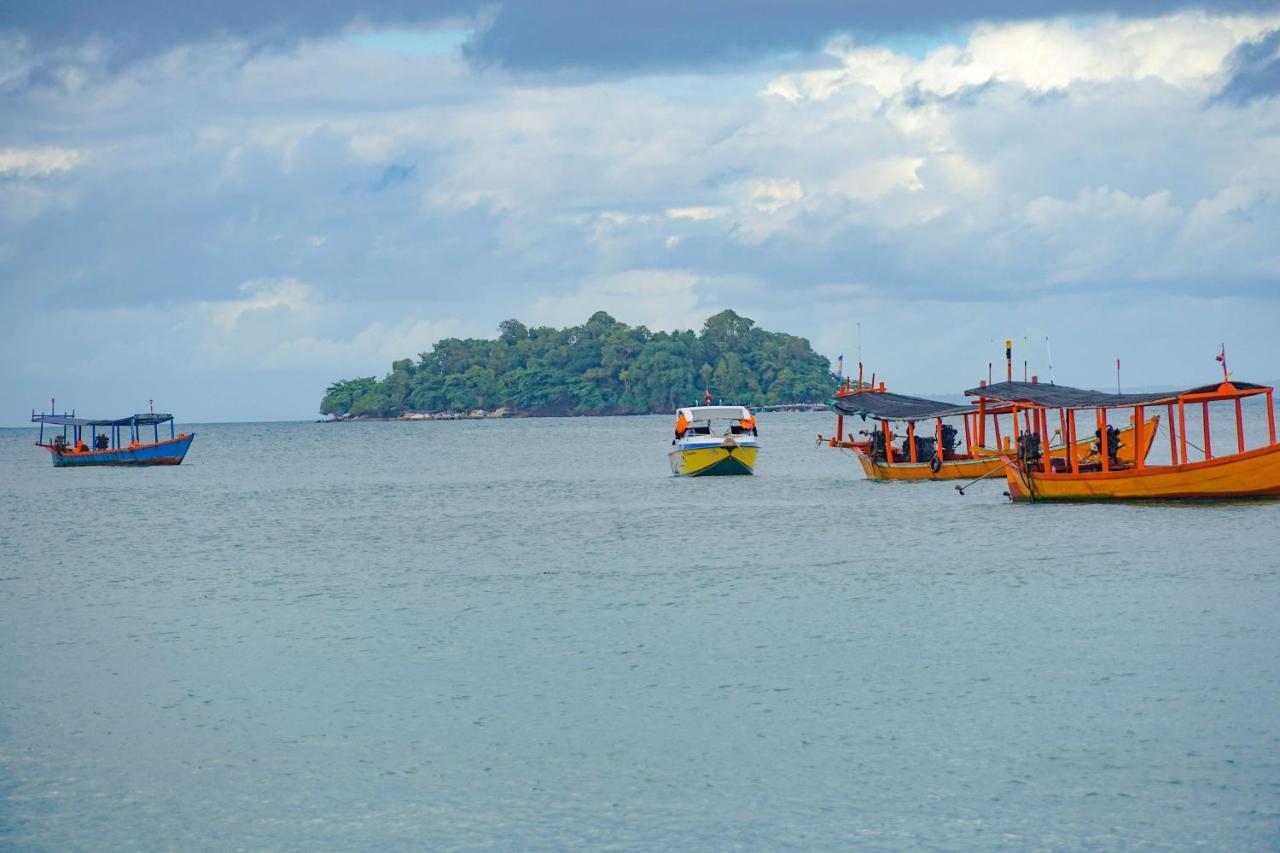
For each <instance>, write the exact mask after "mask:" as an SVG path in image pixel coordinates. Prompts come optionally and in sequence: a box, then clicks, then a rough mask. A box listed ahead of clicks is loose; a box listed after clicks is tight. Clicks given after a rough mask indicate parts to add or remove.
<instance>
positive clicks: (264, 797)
mask: <svg viewBox="0 0 1280 853" xmlns="http://www.w3.org/2000/svg"><path fill="white" fill-rule="evenodd" d="M829 420H830V419H829V418H827V417H824V416H822V415H814V414H791V415H767V416H762V417H761V424H760V429H761V436H760V438H761V442H762V445H763V450H762V452H761V457H760V465H759V474H758V476H756V477H751V478H748V477H737V478H716V479H706V480H698V479H693V480H686V479H675V478H672V477H671V476H670V475H669V471H668V468H667V460H666V452H667V450H668V449H669V448H668V440H669V432H670V423H669V421H670V419H669V418H666V417H651V418H646V417H641V418H599V419H548V420H527V421H498V422H466V421H461V422H451V423H413V424H396V423H369V424H345V425H337V426H335V425H323V424H249V425H211V426H200V427H197V428H196V431H197V432H198V434H199V435H198V437H197V439H196V442H195V444H194V445H193V447H192V450H191V454H190V456H189V457H188V460H187V463H186V464H184V465H183V466H182V467H181V468H177V469H151V470H142V471H122V470H102V471H64V470H54V469H53V468H52V467H51V466H50V465H49V462H48V459H47V458H46V456H45V454H44V452H43V451H39V450H37V449H36V448H33V447H31V446H30V443H29V442H30V440H31V438H30V437H29V436H28V434H27V433H26V432H25V431H0V607H2V608H3V610H2V611H0V612H2V616H3V618H0V649H2V650H3V654H2V655H0V684H2V685H3V691H2V693H0V696H2V699H0V845H4V846H13V847H23V848H25V847H35V848H54V849H62V848H82V849H83V848H116V849H119V848H133V847H193V846H194V847H220V848H221V847H236V846H245V847H287V848H297V847H301V846H304V845H308V846H309V845H320V846H325V847H335V846H347V847H361V848H385V847H390V846H407V845H409V844H415V845H419V846H421V845H431V846H446V845H462V846H483V845H491V846H495V847H502V848H527V847H552V846H568V845H571V844H573V845H584V844H585V845H616V846H621V847H675V846H679V847H724V846H728V845H733V844H742V845H759V846H778V845H782V844H788V845H795V846H819V845H825V846H834V845H840V846H844V847H853V846H858V847H914V846H942V847H960V848H976V849H989V848H991V847H1014V848H1017V847H1032V846H1042V847H1078V846H1086V845H1089V846H1103V847H1132V846H1138V845H1140V844H1146V845H1149V846H1152V847H1156V848H1180V847H1188V846H1192V845H1197V844H1200V845H1205V846H1209V847H1211V848H1216V849H1225V848H1258V847H1269V846H1272V845H1274V844H1275V840H1276V838H1280V818H1278V817H1277V815H1278V814H1280V791H1278V790H1277V780H1278V779H1280V719H1278V717H1280V655H1278V654H1277V652H1278V651H1280V623H1278V622H1277V620H1276V618H1275V614H1276V613H1277V612H1278V607H1277V605H1280V561H1278V560H1277V557H1276V554H1277V546H1278V545H1280V532H1277V524H1276V521H1277V514H1276V513H1277V511H1280V505H1277V504H1275V503H1269V502H1248V503H1242V504H1222V505H1211V506H1206V505H1185V504H1180V505H1171V506H1149V505H1146V506H1144V505H1120V506H1091V505H1083V506H1011V505H1009V504H1008V503H1007V501H1006V500H1005V499H1004V498H1003V497H1001V491H1002V490H1003V488H1004V487H1003V483H1002V482H991V483H981V484H978V485H977V486H975V487H974V488H973V489H972V490H970V492H969V494H968V495H966V496H965V497H960V496H958V495H957V494H956V493H955V491H954V490H953V489H952V488H950V486H949V485H946V484H941V485H939V484H928V483H925V484H876V483H868V482H865V481H863V480H862V479H861V474H860V473H859V471H858V468H857V465H856V464H855V463H854V462H853V461H852V460H851V459H849V458H848V457H845V456H842V455H840V454H839V453H837V452H836V451H832V450H830V449H828V448H821V449H817V448H815V447H814V440H813V437H814V436H815V435H816V434H817V433H818V432H824V433H825V432H829V430H830V427H831V424H830V422H829ZM1228 434H1229V433H1228Z"/></svg>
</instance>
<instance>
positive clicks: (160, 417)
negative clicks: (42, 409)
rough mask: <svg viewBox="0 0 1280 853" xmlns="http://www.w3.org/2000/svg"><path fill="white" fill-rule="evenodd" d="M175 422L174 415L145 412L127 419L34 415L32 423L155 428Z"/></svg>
mask: <svg viewBox="0 0 1280 853" xmlns="http://www.w3.org/2000/svg"><path fill="white" fill-rule="evenodd" d="M171 420H173V415H169V414H161V413H160V412H144V413H143V414H139V415H130V416H129V417H127V418H115V419H111V418H77V417H74V416H72V415H44V414H40V415H37V414H32V415H31V422H32V423H33V424H53V425H55V426H77V427H84V426H155V425H156V424H163V423H168V422H169V421H171Z"/></svg>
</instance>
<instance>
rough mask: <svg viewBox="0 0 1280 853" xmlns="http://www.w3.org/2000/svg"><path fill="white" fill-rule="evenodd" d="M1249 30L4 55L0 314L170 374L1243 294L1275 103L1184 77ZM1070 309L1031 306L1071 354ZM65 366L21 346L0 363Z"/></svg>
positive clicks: (1264, 19) (222, 46) (1233, 26)
mask: <svg viewBox="0 0 1280 853" xmlns="http://www.w3.org/2000/svg"><path fill="white" fill-rule="evenodd" d="M502 8H503V9H504V10H505V9H508V8H509V7H508V6H503V7H502ZM1129 11H1132V9H1130V10H1129ZM677 13H678V14H684V13H683V12H672V14H677ZM748 13H750V9H749V10H748ZM497 14H499V15H501V14H504V13H503V12H501V11H500V12H498V13H497ZM521 14H524V13H521ZM584 14H588V13H587V12H584ZM591 14H594V13H591ZM842 14H843V13H842ZM1010 14H1012V13H1010ZM344 26H345V25H344ZM360 26H365V25H363V24H361V25H354V24H353V25H352V27H360ZM495 26H496V25H495ZM1278 28H1280V15H1277V14H1276V13H1275V12H1274V10H1270V11H1269V12H1268V13H1267V14H1261V15H1249V14H1241V15H1223V14H1217V13H1215V14H1208V13H1205V12H1200V11H1185V12H1179V13H1177V14H1171V15H1165V16H1163V17H1156V18H1132V17H1124V16H1120V15H1101V16H1099V17H1096V18H1089V19H1073V20H1018V21H1014V22H1011V23H998V22H990V21H988V22H985V23H981V24H976V25H973V26H972V27H970V28H969V29H968V30H966V31H965V32H963V33H959V34H958V35H957V34H954V33H953V34H952V35H951V36H949V37H948V38H947V39H946V40H943V41H938V42H937V43H931V44H929V45H928V46H926V47H925V48H924V49H921V50H919V51H912V52H906V51H904V50H902V49H894V47H893V46H892V43H891V42H890V43H886V44H880V45H877V44H873V43H868V42H866V41H865V40H861V39H859V38H856V37H855V38H849V37H843V36H838V37H836V38H833V39H830V40H829V41H827V42H826V45H827V47H826V50H825V52H824V53H823V54H822V56H820V57H814V56H792V57H789V58H787V59H785V60H778V61H777V62H774V63H770V64H765V65H760V64H754V63H744V64H742V65H737V66H733V67H725V68H717V69H716V71H715V73H694V72H681V73H678V74H675V73H669V72H668V71H667V70H666V68H665V66H664V67H663V73H651V74H648V75H647V76H639V75H636V74H630V73H628V74H618V75H611V74H603V73H602V74H596V75H594V76H593V75H590V74H587V75H572V76H561V75H555V74H548V75H542V74H528V73H524V72H515V71H512V70H510V69H506V68H503V67H497V66H495V67H480V66H477V65H475V64H471V65H469V64H468V63H467V61H466V60H464V59H463V57H462V56H461V55H460V54H459V52H458V51H456V50H453V49H450V50H422V51H415V50H409V49H402V47H403V46H400V47H396V48H395V49H390V48H388V47H387V46H386V45H380V44H379V43H378V42H377V40H374V42H373V43H372V44H370V43H368V40H367V39H365V40H362V39H355V38H353V37H352V35H351V33H352V32H353V31H354V30H353V29H350V28H348V29H343V30H342V31H341V32H340V33H338V34H337V35H335V36H333V37H323V38H322V37H309V38H306V39H302V40H300V41H297V42H296V43H293V44H291V46H289V47H287V48H280V49H273V50H261V49H259V48H258V46H256V45H255V43H254V42H252V41H251V40H248V39H243V38H239V37H236V36H235V35H234V34H233V33H232V31H228V32H227V33H223V34H221V35H218V36H216V37H214V38H212V40H208V41H204V42H199V43H192V42H185V41H184V42H183V43H181V44H179V45H178V46H175V47H170V48H168V49H165V50H160V51H155V52H152V53H149V54H146V55H141V56H139V57H138V58H136V59H134V60H133V61H131V62H130V63H129V64H127V65H126V66H124V67H120V66H117V65H115V64H113V62H112V61H110V59H109V58H108V56H109V54H110V46H109V45H107V46H103V45H99V46H97V47H95V46H93V45H92V44H89V43H87V42H86V43H79V44H78V46H76V47H60V48H56V49H55V48H48V49H45V48H37V47H35V46H34V42H31V41H30V40H28V41H26V42H23V43H22V44H21V45H19V49H17V50H16V53H14V54H12V55H7V54H4V52H3V51H0V109H3V110H4V112H5V115H6V117H7V118H8V119H9V121H7V122H6V123H5V126H4V128H3V129H0V189H2V190H3V191H0V224H3V225H4V227H3V228H0V281H2V282H3V284H2V285H0V333H3V335H8V336H11V337H12V336H13V333H15V332H19V331H21V332H22V335H25V334H26V333H25V331H23V330H25V329H28V328H38V329H41V330H43V332H44V333H45V334H48V335H51V336H52V335H55V334H59V335H61V334H68V333H74V334H76V335H83V336H84V340H85V341H86V342H87V343H88V344H90V345H93V346H97V345H99V344H100V345H101V346H102V347H103V348H104V350H105V351H106V352H108V353H111V355H110V357H109V358H108V359H107V361H106V362H104V363H108V362H109V363H116V362H118V361H120V360H128V359H130V358H141V357H142V355H143V354H142V353H141V352H138V353H133V352H130V353H129V354H128V355H125V354H124V350H123V349H122V346H123V345H121V344H119V343H118V341H119V340H133V339H137V340H148V339H149V337H148V336H149V335H153V334H155V330H156V329H161V330H166V331H164V332H163V334H161V335H160V337H159V338H156V340H163V341H167V342H171V343H172V345H173V347H174V350H175V351H176V352H177V353H179V354H180V355H179V356H178V361H177V362H175V363H180V364H181V366H182V369H183V370H187V371H190V372H192V373H193V374H196V373H199V374H200V375H202V376H210V375H212V374H213V372H216V371H225V372H228V374H230V373H238V374H239V375H243V376H253V377H257V376H259V375H260V374H262V373H263V371H264V370H266V371H268V372H274V373H273V375H279V376H281V377H283V376H286V375H292V376H302V375H304V374H305V375H306V376H308V377H311V378H308V379H307V380H306V381H312V382H314V381H320V380H316V379H314V375H313V374H311V373H306V371H308V370H313V369H314V370H324V371H331V372H333V373H334V374H335V375H343V374H347V373H352V372H360V373H365V374H367V373H369V372H379V371H380V370H382V369H385V365H386V363H388V361H389V360H390V359H391V358H394V357H401V356H405V355H412V354H413V353H414V352H416V350H417V349H419V348H422V347H425V346H429V345H430V343H432V342H433V340H434V337H432V336H433V335H435V336H438V335H440V334H455V333H456V334H463V333H466V334H490V333H491V332H492V329H493V328H494V327H495V325H496V323H497V322H498V321H500V320H502V319H505V318H507V317H511V316H518V317H521V318H522V319H525V320H526V321H527V322H545V323H553V324H561V323H577V322H581V321H582V320H583V319H584V318H585V317H587V316H589V315H590V314H591V313H592V312H594V311H596V310H599V309H601V308H603V309H605V310H609V311H611V312H613V313H614V314H615V316H617V317H619V319H624V320H627V321H629V322H644V323H647V324H650V325H651V326H653V327H655V328H670V327H673V326H676V325H688V326H696V325H698V324H700V323H701V321H702V319H705V317H706V316H707V315H708V314H710V313H712V312H713V311H714V310H717V309H719V308H722V307H734V308H737V309H742V310H745V311H747V312H748V313H750V312H751V311H755V312H756V314H759V315H760V316H756V314H750V316H755V317H756V319H758V320H761V321H762V322H764V321H765V320H767V319H768V318H770V317H776V318H777V320H776V321H774V322H773V327H774V328H782V329H786V330H788V331H793V332H796V333H798V334H807V335H811V336H813V337H814V338H815V340H816V339H818V338H819V337H820V335H826V334H828V333H827V332H825V331H821V330H822V329H826V328H827V327H828V325H829V324H830V323H831V322H834V321H833V319H832V318H833V317H836V316H845V315H843V314H842V313H841V309H839V308H838V307H837V306H841V305H843V304H845V303H846V302H852V303H854V304H856V305H859V306H863V307H865V308H866V310H868V311H873V312H880V313H879V314H878V315H877V316H880V317H883V318H884V324H885V328H888V327H889V326H892V325H895V324H896V326H897V327H896V329H895V330H894V331H893V334H894V335H895V337H899V338H903V339H906V338H908V337H912V336H913V333H914V330H915V329H916V325H915V324H914V323H913V321H912V316H911V312H912V306H913V305H919V306H920V310H922V311H923V310H927V311H930V312H933V313H935V314H939V315H943V316H945V315H946V314H947V308H946V306H948V305H951V306H954V307H955V308H956V311H957V314H956V316H957V317H960V318H969V320H971V319H972V318H973V317H975V316H979V315H981V313H982V312H984V311H986V312H992V313H993V314H995V315H997V316H999V315H1002V314H1005V313H1018V312H1021V311H1023V310H1024V306H1027V305H1039V306H1044V305H1050V306H1051V307H1053V308H1054V310H1059V309H1060V310H1061V311H1063V312H1065V311H1067V310H1068V309H1070V310H1080V311H1084V310H1085V309H1086V308H1087V307H1088V306H1090V305H1093V304H1096V302H1095V301H1094V300H1097V299H1098V297H1099V294H1117V293H1123V294H1125V297H1126V298H1127V299H1130V300H1131V301H1132V303H1133V304H1135V305H1144V306H1148V308H1150V307H1151V306H1158V305H1161V304H1163V303H1164V302H1165V301H1176V300H1180V299H1183V298H1201V297H1205V296H1206V294H1211V295H1212V296H1213V297H1214V298H1217V299H1223V300H1236V303H1232V304H1240V305H1248V306H1249V310H1251V311H1264V308H1261V307H1259V306H1265V305H1267V304H1270V303H1269V302H1267V300H1274V299H1275V298H1276V293H1277V290H1276V286H1275V285H1276V282H1277V280H1278V278H1280V245H1277V243H1276V241H1275V239H1274V234H1275V233H1276V229H1277V227H1278V226H1280V202H1278V201H1277V200H1280V165H1278V163H1280V161H1277V159H1276V157H1275V152H1276V151H1277V148H1278V146H1280V133H1278V132H1277V130H1276V128H1277V127H1280V122H1277V117H1278V113H1277V110H1278V109H1280V106H1278V105H1277V102H1276V99H1274V98H1265V97H1252V98H1250V99H1247V100H1239V99H1228V98H1217V99H1215V98H1214V94H1215V93H1217V92H1219V91H1220V90H1223V87H1224V86H1227V87H1229V86H1230V83H1229V82H1228V81H1230V80H1232V79H1233V75H1235V74H1237V73H1238V72H1239V70H1240V69H1241V68H1242V67H1244V66H1242V65H1241V57H1242V56H1245V55H1246V54H1247V55H1248V56H1249V57H1253V58H1255V59H1258V61H1259V62H1263V61H1264V60H1265V56H1266V54H1265V50H1264V49H1263V47H1257V48H1256V49H1254V48H1247V49H1246V47H1242V46H1248V45H1251V44H1252V45H1255V46H1265V45H1266V44H1268V43H1269V42H1270V40H1271V39H1273V38H1274V36H1273V35H1269V34H1271V33H1274V32H1275V31H1277V29H1278ZM361 32H366V31H365V30H361ZM727 37H728V36H726V38H727ZM19 41H21V40H20V39H19ZM454 44H455V45H456V40H455V42H454ZM753 49H754V48H753ZM1251 51H1252V52H1251ZM656 61H657V60H655V62H656ZM659 64H660V63H659ZM654 67H656V66H654ZM15 69H16V70H15ZM24 69H25V70H24ZM246 282H248V284H245V283H246ZM833 288H834V289H833ZM848 288H854V289H852V290H850V289H848ZM875 300H880V301H875ZM1046 300H1062V301H1060V302H1058V301H1053V302H1047V301H1046ZM886 304H892V306H894V307H893V308H892V310H890V309H888V308H886V307H885V305H886ZM1109 310H1113V311H1114V310H1118V309H1117V308H1116V306H1115V305H1112V306H1111V308H1110V309H1109ZM1272 313H1273V314H1274V310H1272ZM849 316H852V315H849ZM1019 316H1021V315H1020V314H1019ZM1153 316H1154V315H1153ZM1161 316H1164V315H1161ZM1095 319H1096V318H1093V317H1090V316H1089V315H1088V314H1087V313H1086V314H1083V315H1081V316H1079V317H1075V316H1073V315H1069V314H1065V313H1060V314H1059V315H1058V323H1059V324H1067V325H1068V326H1070V327H1071V328H1074V329H1075V334H1078V335H1079V336H1080V337H1082V338H1083V339H1088V340H1097V339H1099V338H1100V336H1101V335H1102V334H1103V332H1101V331H1095V330H1092V326H1091V324H1093V321H1094V320H1095ZM969 320H966V322H968V321H969ZM1072 324H1074V325H1072ZM1094 325H1096V326H1097V328H1098V329H1101V328H1102V325H1101V324H1094ZM175 328H176V329H177V331H172V330H173V329H175ZM1107 328H1108V329H1110V330H1111V331H1112V332H1114V333H1115V334H1121V332H1120V331H1119V327H1116V326H1108V327H1107ZM59 330H62V331H61V332H60V331H59ZM20 339H22V340H26V341H28V342H29V343H34V339H32V338H29V337H21V336H20ZM830 339H831V340H835V335H834V333H831V336H830ZM948 340H950V338H948ZM379 341H382V342H384V344H381V345H380V344H379V343H378V342H379ZM387 342H389V343H387ZM931 347H932V345H931V344H930V345H927V346H924V349H925V350H929V349H931ZM846 348H847V347H846ZM830 354H832V355H835V354H838V352H832V353H830ZM1278 354H1280V353H1278ZM933 357H935V356H934V355H930V356H929V358H933ZM897 358H898V360H899V361H900V362H901V363H902V364H907V363H914V364H917V365H927V363H928V359H926V358H925V357H924V356H923V355H922V356H921V357H920V359H918V360H916V361H912V359H913V358H914V357H913V356H911V355H909V354H903V355H901V356H899V357H897ZM75 362H76V359H74V358H72V357H70V356H66V357H64V356H61V355H55V356H53V357H52V358H50V357H48V356H47V355H46V357H45V358H44V359H43V360H40V361H34V360H31V359H30V358H29V357H28V356H27V355H25V354H23V353H15V354H14V358H13V360H12V361H11V362H10V363H9V364H8V365H6V367H4V368H0V370H3V371H4V373H3V374H0V380H3V381H4V383H6V385H7V383H9V382H11V381H16V380H14V379H13V377H15V376H18V375H21V374H23V372H24V371H31V372H32V375H40V374H39V372H40V371H44V370H50V369H52V368H51V366H50V365H62V368H60V369H65V371H66V375H78V374H76V371H77V370H83V366H82V365H78V364H76V363H75ZM308 365H312V366H313V367H308ZM315 365H330V366H329V367H314V366H315ZM344 365H345V366H344ZM922 369H923V368H922ZM326 375H327V374H326ZM299 381H301V380H299ZM307 405H308V407H309V406H310V405H311V404H310V403H308V404H307ZM309 412H310V408H307V409H306V410H305V412H304V413H309Z"/></svg>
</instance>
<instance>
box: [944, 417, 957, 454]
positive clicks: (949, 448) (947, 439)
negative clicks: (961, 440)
mask: <svg viewBox="0 0 1280 853" xmlns="http://www.w3.org/2000/svg"><path fill="white" fill-rule="evenodd" d="M955 449H956V428H955V427H953V426H952V425H951V424H943V425H942V452H943V453H954V452H955Z"/></svg>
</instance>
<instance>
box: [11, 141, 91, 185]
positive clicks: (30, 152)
mask: <svg viewBox="0 0 1280 853" xmlns="http://www.w3.org/2000/svg"><path fill="white" fill-rule="evenodd" d="M83 158H84V154H83V152H81V151H77V150H76V149H74V148H59V147H56V146H45V147H42V148H28V149H25V150H24V149H19V148H0V177H3V176H16V177H19V178H41V177H45V176H46V175H52V174H54V173H56V172H65V171H67V170H68V169H73V168H75V166H76V165H77V164H78V163H79V162H80V161H81V160H82V159H83Z"/></svg>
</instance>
